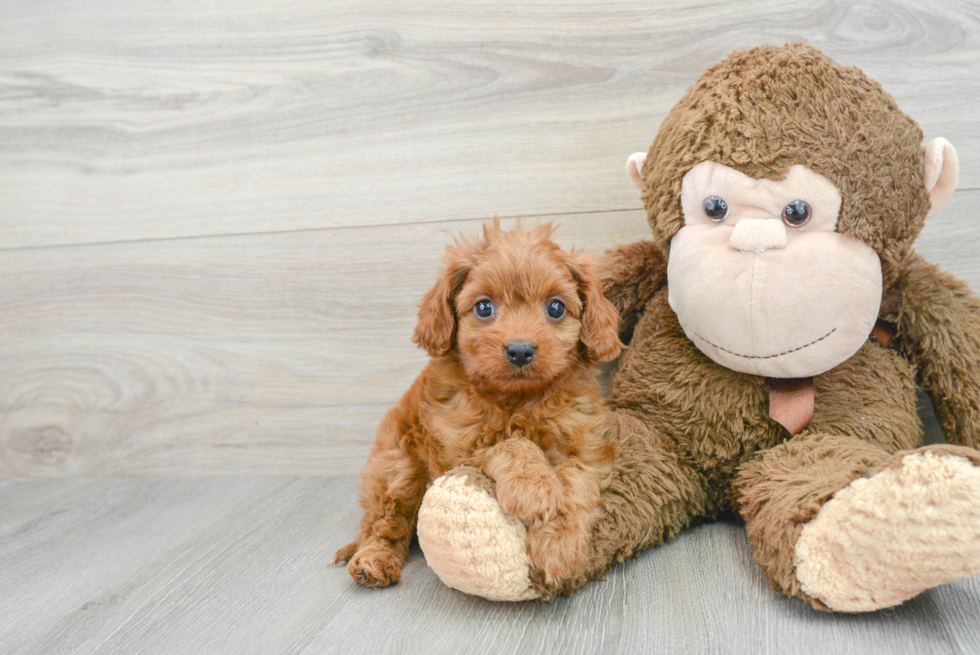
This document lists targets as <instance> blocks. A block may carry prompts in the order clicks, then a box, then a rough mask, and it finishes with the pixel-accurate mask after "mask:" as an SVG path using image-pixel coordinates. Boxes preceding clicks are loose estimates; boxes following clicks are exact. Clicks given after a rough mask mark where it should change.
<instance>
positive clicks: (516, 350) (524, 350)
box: [504, 341, 537, 368]
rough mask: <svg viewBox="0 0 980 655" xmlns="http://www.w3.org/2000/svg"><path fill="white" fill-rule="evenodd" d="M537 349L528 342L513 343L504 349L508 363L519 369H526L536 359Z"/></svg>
mask: <svg viewBox="0 0 980 655" xmlns="http://www.w3.org/2000/svg"><path fill="white" fill-rule="evenodd" d="M536 351H537V348H535V347H534V344H532V343H530V342H528V341H512V342H511V343H508V344H507V347H505V348H504V352H506V353H507V361H509V362H510V363H511V364H513V365H514V366H516V367H517V368H524V367H525V366H527V365H528V364H530V363H531V360H533V359H534V353H535V352H536Z"/></svg>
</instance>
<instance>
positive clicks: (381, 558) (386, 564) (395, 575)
mask: <svg viewBox="0 0 980 655" xmlns="http://www.w3.org/2000/svg"><path fill="white" fill-rule="evenodd" d="M347 571H348V572H349V573H350V574H351V577H352V578H354V580H356V581H357V582H358V583H360V584H362V585H364V586H365V587H387V586H388V585H391V584H394V583H396V582H398V580H399V579H401V567H400V566H399V565H398V560H397V559H396V558H395V557H394V556H392V555H389V554H386V553H384V552H381V551H377V550H374V551H368V552H363V551H361V552H358V553H357V554H355V555H354V556H353V557H352V558H351V560H350V562H348V564H347Z"/></svg>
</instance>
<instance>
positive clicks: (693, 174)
mask: <svg viewBox="0 0 980 655" xmlns="http://www.w3.org/2000/svg"><path fill="white" fill-rule="evenodd" d="M627 170H628V172H629V174H630V177H631V178H632V180H633V182H634V184H635V185H636V186H637V187H638V188H639V189H640V191H641V192H642V197H643V201H644V204H645V206H646V208H647V214H648V220H649V223H650V227H651V229H652V230H653V240H652V241H648V242H641V243H635V244H631V245H627V246H624V247H621V248H618V249H616V250H613V251H611V252H610V253H607V256H606V259H605V262H604V264H603V269H604V271H603V286H604V291H605V293H606V295H607V297H608V298H609V299H610V300H611V301H612V302H613V304H614V305H616V307H617V308H618V309H619V311H620V313H621V315H622V317H623V322H622V327H621V338H622V339H623V341H624V342H625V343H628V344H629V348H628V350H627V351H626V352H625V354H624V355H623V357H622V358H621V360H620V365H619V370H618V372H617V374H616V375H615V377H614V379H613V381H612V385H611V389H610V392H609V395H608V400H607V402H608V405H609V407H610V409H611V417H612V419H611V426H610V438H611V439H612V440H613V442H614V443H616V445H617V448H618V454H617V461H616V465H615V470H614V475H613V482H612V484H611V485H610V486H609V488H608V489H607V490H606V491H605V492H604V493H603V495H602V499H603V503H604V507H605V512H604V515H603V517H602V518H601V519H600V521H599V522H598V523H597V525H596V527H595V528H594V530H593V532H592V542H591V546H590V551H589V559H588V564H587V567H586V568H585V569H584V570H582V571H580V572H577V573H575V574H573V575H571V576H570V577H569V578H568V579H566V580H563V581H562V583H561V586H560V591H562V592H564V593H572V592H574V591H575V590H576V589H578V588H580V587H581V586H582V585H584V584H585V583H586V582H587V581H588V580H590V579H596V578H599V577H601V576H602V575H603V574H604V573H605V572H606V571H608V570H609V569H610V568H611V567H612V566H613V565H614V564H616V563H617V562H621V561H623V560H625V559H627V558H629V557H632V556H633V555H635V554H636V553H637V552H639V551H640V550H642V549H645V548H650V547H652V546H656V545H658V544H660V543H662V542H663V541H664V540H666V539H669V538H671V537H673V536H674V535H676V534H677V533H678V532H680V531H681V530H683V529H684V528H686V527H688V526H690V525H692V524H694V523H696V522H701V521H704V520H708V519H711V518H714V517H718V516H720V515H723V514H729V513H733V512H734V513H738V514H740V515H741V517H742V518H743V519H744V521H745V526H746V530H747V533H748V539H749V543H750V544H751V546H752V549H753V551H754V553H755V557H756V559H757V561H758V563H759V565H760V566H761V567H762V570H763V572H764V574H765V576H766V578H767V579H768V580H769V582H770V584H771V586H772V588H773V589H774V590H777V591H780V592H782V593H784V594H787V595H789V596H793V597H797V598H800V599H803V600H804V601H806V602H808V603H810V604H811V605H813V606H814V607H816V608H818V609H823V610H834V611H841V612H862V611H869V610H875V609H879V608H884V607H889V606H893V605H896V604H898V603H901V602H903V601H905V600H907V599H909V598H911V597H913V596H915V595H916V594H918V593H920V592H922V591H924V590H926V589H929V588H931V587H934V586H936V585H939V584H943V583H946V582H950V581H952V580H956V579H959V578H963V577H966V576H971V575H975V574H977V573H980V452H978V451H977V450H976V448H977V446H978V445H980V301H978V299H977V298H976V297H975V296H974V295H973V294H972V293H971V292H970V290H969V288H968V287H967V286H966V285H965V284H963V283H962V282H960V281H958V280H957V279H955V278H953V277H952V276H950V275H948V274H946V273H943V272H942V271H940V270H939V269H938V268H937V267H935V266H933V265H932V264H930V263H928V262H926V261H925V260H923V259H922V257H920V256H919V255H918V254H916V253H915V252H914V251H913V250H912V247H911V246H912V242H913V241H914V239H915V238H916V235H917V234H918V233H919V231H920V230H921V229H922V226H923V223H924V222H925V220H926V218H927V217H928V216H929V215H931V214H932V213H935V212H936V211H938V210H939V208H940V207H941V206H942V204H943V202H944V201H945V200H946V199H947V198H948V197H949V196H950V194H951V193H952V192H953V189H954V187H955V185H956V177H957V161H956V153H955V151H954V150H953V148H952V146H950V144H949V143H948V142H946V141H945V140H943V139H936V140H934V141H931V142H930V143H928V144H926V145H925V146H924V147H923V135H922V132H921V130H920V129H919V127H918V125H917V124H916V123H915V122H914V121H913V120H912V119H911V118H909V117H908V116H906V115H905V114H904V113H902V112H901V111H899V109H898V107H897V106H896V104H895V101H894V99H893V98H892V97H891V96H890V95H888V94H887V93H886V92H885V91H884V90H882V88H881V86H880V85H879V84H878V83H877V82H875V81H874V80H871V79H869V78H868V77H867V76H865V75H864V74H863V73H862V72H861V71H860V70H858V69H856V68H851V67H844V66H841V65H839V64H837V63H836V62H834V61H833V60H831V59H829V58H828V57H826V56H825V55H823V54H822V53H821V52H819V51H818V50H816V49H814V48H811V47H807V46H802V45H789V46H785V47H761V48H756V49H753V50H748V51H743V52H737V53H735V54H733V55H731V56H730V57H729V58H728V59H726V60H724V61H722V62H720V63H719V64H717V65H715V66H713V67H712V68H710V69H708V70H707V71H706V72H705V73H704V74H703V75H702V76H701V78H700V79H699V80H698V81H697V82H696V83H695V84H694V86H692V87H691V88H690V89H689V90H688V91H687V93H686V94H685V95H684V97H683V98H681V100H680V102H678V103H677V105H676V106H675V107H674V108H673V109H672V110H671V111H670V113H669V114H668V115H667V117H666V119H665V120H664V122H663V125H662V126H661V128H660V131H659V133H658V134H657V137H656V139H655V140H654V142H653V145H652V147H651V148H650V151H649V153H648V154H647V155H642V154H638V155H634V156H633V157H631V158H630V161H629V163H628V164H627ZM917 382H918V383H921V385H922V386H923V387H925V390H926V391H927V392H928V394H929V396H930V397H931V398H932V401H933V403H934V405H935V408H936V413H937V415H938V416H939V420H940V422H941V424H942V427H943V430H944V432H945V434H946V440H947V442H948V444H949V445H945V444H944V445H936V446H929V447H924V448H917V446H919V445H920V444H921V440H922V426H921V423H920V421H919V419H918V416H917V413H916V385H917ZM418 535H419V542H420V544H421V546H422V550H423V552H424V553H425V555H426V559H427V561H428V563H429V565H430V566H431V567H432V568H433V569H434V570H435V571H436V573H437V574H438V575H439V576H440V577H441V578H442V580H443V581H444V582H445V583H446V584H448V585H449V586H452V587H455V588H458V589H461V590H463V591H466V592H468V593H474V594H478V595H481V596H484V597H487V598H493V599H500V600H519V599H527V598H538V597H550V595H551V593H552V591H551V590H549V589H544V588H541V586H540V585H539V584H538V583H536V582H535V581H536V580H539V579H540V575H539V573H538V572H535V571H533V570H531V564H530V562H529V560H528V558H527V555H526V552H525V529H524V526H523V525H521V523H520V522H519V521H516V520H515V519H514V518H513V517H510V516H507V515H506V514H504V513H503V512H502V511H501V510H500V506H499V505H498V504H497V502H496V501H495V499H494V497H493V482H492V480H488V479H486V478H482V479H480V477H479V476H477V475H474V474H466V475H464V474H453V473H452V472H450V474H448V475H447V476H445V477H443V478H442V479H440V480H438V481H436V482H435V483H434V484H433V485H432V487H430V489H429V490H428V492H427V493H426V496H425V500H424V503H423V506H422V510H421V513H420V520H419V525H418Z"/></svg>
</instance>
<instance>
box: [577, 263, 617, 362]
mask: <svg viewBox="0 0 980 655" xmlns="http://www.w3.org/2000/svg"><path fill="white" fill-rule="evenodd" d="M573 257H574V259H573V260H572V262H571V263H570V265H569V270H571V272H572V277H574V278H575V282H576V284H578V292H579V296H580V297H581V298H582V305H583V308H582V335H581V340H582V345H584V346H585V350H586V354H587V355H588V357H589V359H591V360H592V361H596V362H608V361H610V360H612V359H616V358H617V357H619V353H620V352H622V350H623V344H622V342H620V340H619V312H617V311H616V308H615V307H614V306H613V304H612V303H611V302H609V301H608V300H607V299H606V297H605V296H604V295H603V294H602V286H601V283H600V281H599V276H598V275H597V274H596V265H595V262H593V261H592V258H591V257H587V256H584V255H578V256H574V255H573Z"/></svg>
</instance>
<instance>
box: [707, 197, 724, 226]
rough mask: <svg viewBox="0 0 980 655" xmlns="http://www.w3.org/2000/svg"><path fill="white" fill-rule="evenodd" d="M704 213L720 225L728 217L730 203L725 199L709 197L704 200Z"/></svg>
mask: <svg viewBox="0 0 980 655" xmlns="http://www.w3.org/2000/svg"><path fill="white" fill-rule="evenodd" d="M704 213H705V214H707V215H708V218H710V219H711V220H713V221H715V222H717V223H720V222H721V221H723V220H725V218H727V217H728V203H727V202H725V199H724V198H719V197H718V196H708V197H707V198H705V199H704Z"/></svg>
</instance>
